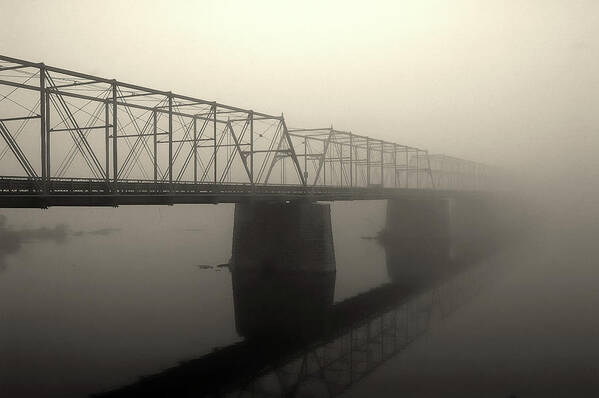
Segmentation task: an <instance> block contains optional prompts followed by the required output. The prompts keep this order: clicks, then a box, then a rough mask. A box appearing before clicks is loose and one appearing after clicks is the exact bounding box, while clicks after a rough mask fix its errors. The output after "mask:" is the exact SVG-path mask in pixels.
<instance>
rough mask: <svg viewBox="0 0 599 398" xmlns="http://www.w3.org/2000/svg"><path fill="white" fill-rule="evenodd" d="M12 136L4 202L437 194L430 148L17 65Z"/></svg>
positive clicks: (11, 74) (1, 93)
mask: <svg viewBox="0 0 599 398" xmlns="http://www.w3.org/2000/svg"><path fill="white" fill-rule="evenodd" d="M0 135H1V136H2V140H3V141H4V143H5V144H6V145H5V146H3V147H1V148H0V164H1V165H2V172H0V175H1V176H0V194H11V195H14V194H44V195H49V196H52V195H65V194H78V195H88V196H89V195H100V194H103V195H107V194H108V195H115V194H120V195H123V194H141V193H143V194H145V195H151V194H164V193H169V194H171V195H173V194H188V195H189V194H196V195H200V194H202V193H206V192H215V191H219V192H244V193H254V194H255V193H258V194H259V193H260V192H275V193H289V192H291V193H298V192H299V193H301V194H304V195H305V194H306V193H309V192H316V193H322V194H330V195H333V196H331V197H332V198H333V199H334V194H331V193H332V192H339V189H342V190H344V191H345V194H346V196H347V197H346V198H352V199H356V197H352V195H351V192H350V191H348V190H351V189H353V190H355V191H354V192H358V191H359V192H362V193H364V192H374V191H375V190H379V191H380V190H381V189H397V188H422V189H427V188H429V189H430V188H435V178H434V176H433V172H432V171H431V167H430V161H429V157H428V153H427V151H425V150H423V149H418V148H415V147H410V146H406V145H400V144H396V143H391V142H386V141H382V140H377V139H374V138H370V137H367V136H363V135H358V134H352V133H351V132H344V131H339V130H335V129H333V128H332V127H331V128H324V129H289V128H288V127H287V124H286V121H285V118H284V117H283V115H279V116H276V115H269V114H266V113H261V112H255V111H253V110H248V109H242V108H238V107H234V106H230V105H225V104H221V103H217V102H214V101H206V100H202V99H198V98H193V97H189V96H185V95H180V94H175V93H172V92H167V91H161V90H155V89H151V88H147V87H142V86H138V85H134V84H129V83H123V82H120V81H117V80H113V79H106V78H101V77H97V76H92V75H89V74H85V73H79V72H75V71H71V70H66V69H62V68H56V67H52V66H47V65H44V64H40V63H33V62H29V61H24V60H20V59H15V58H10V57H6V56H0ZM479 167H480V168H482V167H485V166H482V165H480V166H479ZM480 175H481V174H470V175H464V178H470V179H472V182H471V183H469V184H468V186H469V187H470V188H477V187H478V185H479V182H478V180H479V176H480ZM445 185H446V187H445V188H446V189H455V188H457V187H454V186H453V185H452V184H450V183H448V184H445ZM261 187H262V188H261ZM264 187H271V188H268V189H265V188H264ZM272 187H278V188H277V189H274V191H273V188H272ZM291 187H296V188H301V189H300V190H297V189H295V190H294V189H293V188H291ZM460 188H462V187H461V186H460ZM332 189H334V190H332ZM360 189H361V191H360ZM366 196H368V195H366ZM358 199H359V197H358ZM142 202H143V201H142Z"/></svg>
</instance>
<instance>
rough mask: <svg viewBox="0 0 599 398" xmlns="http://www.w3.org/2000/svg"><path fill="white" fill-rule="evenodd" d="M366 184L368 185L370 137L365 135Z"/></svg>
mask: <svg viewBox="0 0 599 398" xmlns="http://www.w3.org/2000/svg"><path fill="white" fill-rule="evenodd" d="M366 186H367V187H368V186H370V138H368V137H366Z"/></svg>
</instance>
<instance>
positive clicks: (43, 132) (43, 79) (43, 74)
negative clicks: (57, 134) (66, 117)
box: [39, 64, 47, 192]
mask: <svg viewBox="0 0 599 398" xmlns="http://www.w3.org/2000/svg"><path fill="white" fill-rule="evenodd" d="M39 74H40V139H41V142H40V154H41V169H42V187H43V191H44V192H45V191H46V188H47V184H46V183H47V181H46V166H47V165H46V135H47V131H46V98H45V95H46V67H45V66H44V64H40V72H39Z"/></svg>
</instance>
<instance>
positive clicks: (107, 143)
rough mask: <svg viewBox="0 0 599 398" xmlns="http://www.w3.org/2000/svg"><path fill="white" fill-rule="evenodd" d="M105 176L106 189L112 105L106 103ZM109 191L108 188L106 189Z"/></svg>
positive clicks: (108, 173)
mask: <svg viewBox="0 0 599 398" xmlns="http://www.w3.org/2000/svg"><path fill="white" fill-rule="evenodd" d="M104 126H106V127H104V147H105V153H104V155H105V156H104V162H105V163H104V169H105V170H104V174H105V175H106V187H108V183H109V182H110V103H109V102H108V100H107V101H106V102H105V103H104ZM106 189H108V188H106Z"/></svg>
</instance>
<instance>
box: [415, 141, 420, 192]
mask: <svg viewBox="0 0 599 398" xmlns="http://www.w3.org/2000/svg"><path fill="white" fill-rule="evenodd" d="M416 188H420V150H417V151H416Z"/></svg>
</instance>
